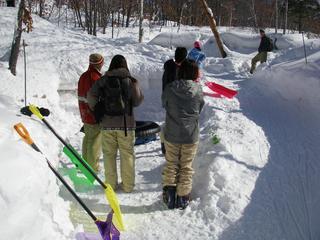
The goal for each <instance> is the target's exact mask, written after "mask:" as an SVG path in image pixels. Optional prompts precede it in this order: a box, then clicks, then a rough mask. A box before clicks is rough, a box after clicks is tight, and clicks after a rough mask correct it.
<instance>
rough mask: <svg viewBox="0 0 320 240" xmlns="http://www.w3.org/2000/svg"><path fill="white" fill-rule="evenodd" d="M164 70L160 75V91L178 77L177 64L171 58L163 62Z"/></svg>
mask: <svg viewBox="0 0 320 240" xmlns="http://www.w3.org/2000/svg"><path fill="white" fill-rule="evenodd" d="M163 68H164V72H163V75H162V91H164V89H165V87H166V86H167V85H168V84H169V83H172V82H173V81H174V80H176V79H177V78H178V77H177V76H178V70H179V65H178V64H177V63H176V62H175V61H174V60H173V59H170V60H168V61H166V62H165V63H164V66H163Z"/></svg>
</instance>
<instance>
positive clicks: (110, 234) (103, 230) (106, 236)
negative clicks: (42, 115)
mask: <svg viewBox="0 0 320 240" xmlns="http://www.w3.org/2000/svg"><path fill="white" fill-rule="evenodd" d="M14 129H15V130H16V131H17V133H18V134H19V135H20V136H21V138H22V139H23V141H24V142H26V143H27V144H28V145H30V146H31V147H32V148H33V149H34V150H35V151H37V152H39V153H41V155H42V156H43V157H44V158H45V160H46V161H47V164H48V166H49V168H50V169H51V171H52V172H53V173H54V175H56V177H57V178H58V179H59V180H60V181H61V182H62V184H63V185H64V186H65V187H66V188H67V189H68V191H69V192H70V194H71V195H72V196H73V197H74V198H75V199H76V200H77V202H78V203H79V204H80V205H81V206H82V207H83V209H84V210H85V211H86V212H87V213H88V215H89V216H90V217H91V218H92V220H93V221H94V222H95V224H96V226H97V228H98V230H99V232H100V235H101V237H102V239H103V240H111V239H113V240H119V239H120V232H119V231H118V230H117V229H116V228H115V226H114V225H113V223H112V215H113V211H111V212H110V213H109V214H108V217H107V220H106V221H101V220H99V219H98V218H97V217H96V216H95V215H94V214H93V213H92V212H91V210H90V209H89V208H88V207H87V206H86V205H85V203H84V202H83V201H82V200H81V199H80V198H79V196H78V195H77V194H76V193H75V191H74V190H73V189H72V188H71V187H70V185H69V184H68V183H67V182H66V181H65V180H64V179H63V177H62V176H61V175H60V174H59V173H58V171H57V170H56V169H55V168H54V167H53V166H52V165H51V163H50V161H49V160H48V158H47V157H46V156H45V155H44V154H43V153H42V152H41V150H40V149H39V148H38V146H37V145H36V144H35V142H34V141H33V140H32V138H31V136H30V134H29V132H28V130H27V129H26V128H25V127H24V125H23V124H22V123H18V124H16V125H14Z"/></svg>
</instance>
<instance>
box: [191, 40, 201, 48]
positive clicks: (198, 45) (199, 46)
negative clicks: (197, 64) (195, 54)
mask: <svg viewBox="0 0 320 240" xmlns="http://www.w3.org/2000/svg"><path fill="white" fill-rule="evenodd" d="M193 46H194V47H195V48H201V42H200V41H195V42H194V44H193Z"/></svg>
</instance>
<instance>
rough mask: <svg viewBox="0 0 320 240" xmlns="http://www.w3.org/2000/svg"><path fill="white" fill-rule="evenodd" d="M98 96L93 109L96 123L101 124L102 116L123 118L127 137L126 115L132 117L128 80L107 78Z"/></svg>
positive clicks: (113, 77) (114, 77)
mask: <svg viewBox="0 0 320 240" xmlns="http://www.w3.org/2000/svg"><path fill="white" fill-rule="evenodd" d="M99 95H100V96H99V99H98V103H97V104H96V106H95V109H94V112H95V117H96V120H97V122H101V120H102V118H103V116H104V115H108V116H123V118H124V125H125V135H126V136H127V126H126V125H127V123H126V114H129V115H132V100H131V98H132V94H131V88H130V79H129V78H128V77H126V78H119V77H116V76H108V77H107V79H106V81H105V85H104V86H103V88H101V89H100V94H99Z"/></svg>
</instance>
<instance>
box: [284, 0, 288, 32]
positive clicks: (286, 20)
mask: <svg viewBox="0 0 320 240" xmlns="http://www.w3.org/2000/svg"><path fill="white" fill-rule="evenodd" d="M288 5H289V3H288V0H285V11H284V27H283V34H286V30H287V28H288Z"/></svg>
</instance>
